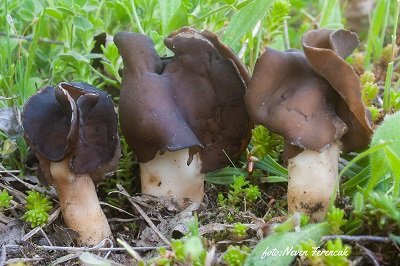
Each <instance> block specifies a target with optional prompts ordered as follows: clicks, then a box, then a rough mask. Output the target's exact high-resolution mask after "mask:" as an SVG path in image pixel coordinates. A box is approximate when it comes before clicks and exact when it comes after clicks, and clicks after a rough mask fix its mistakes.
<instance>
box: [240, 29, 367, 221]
mask: <svg viewBox="0 0 400 266" xmlns="http://www.w3.org/2000/svg"><path fill="white" fill-rule="evenodd" d="M302 45H303V49H304V53H302V52H300V51H297V50H287V51H285V52H281V51H277V50H274V49H272V48H268V47H267V48H266V50H265V52H264V53H263V54H262V55H261V57H260V58H259V59H258V60H257V63H256V66H255V69H254V74H253V77H252V80H251V82H250V84H249V88H248V91H247V93H246V96H245V101H246V105H247V110H248V111H249V114H250V117H251V118H252V119H253V120H254V122H255V123H256V124H262V125H264V126H265V127H267V128H268V129H269V130H271V131H273V132H275V133H277V134H280V135H282V136H283V137H284V139H285V151H284V155H285V157H286V159H288V171H289V180H288V207H289V212H290V213H293V212H296V211H298V212H304V213H306V214H308V215H310V216H311V217H312V218H313V219H314V220H317V221H320V220H322V219H323V218H324V217H325V214H326V212H327V210H328V206H329V202H330V200H331V199H333V197H334V195H335V188H337V185H338V179H337V175H338V159H339V155H340V150H341V148H342V147H343V151H344V152H349V151H353V150H356V149H360V148H363V147H366V146H367V145H368V143H369V141H370V138H371V134H372V128H371V122H370V114H369V112H368V111H367V109H366V107H365V105H364V104H363V102H362V100H361V84H360V81H359V78H358V76H357V74H356V73H355V72H354V70H353V69H352V67H351V66H350V65H349V64H348V63H347V62H346V61H345V58H346V57H347V56H348V55H349V54H351V52H352V51H353V50H354V49H355V48H356V47H357V45H358V38H357V35H356V34H355V33H352V32H350V31H347V30H337V31H332V30H327V29H319V30H313V31H310V32H308V33H306V34H305V35H304V36H303V39H302Z"/></svg>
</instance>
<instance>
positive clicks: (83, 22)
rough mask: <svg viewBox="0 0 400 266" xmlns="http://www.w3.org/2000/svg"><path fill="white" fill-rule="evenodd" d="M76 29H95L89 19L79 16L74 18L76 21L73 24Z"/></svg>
mask: <svg viewBox="0 0 400 266" xmlns="http://www.w3.org/2000/svg"><path fill="white" fill-rule="evenodd" d="M72 23H73V24H74V26H75V27H77V28H79V29H81V30H84V31H86V30H90V29H92V28H93V24H92V22H90V21H89V20H88V19H87V18H85V17H82V16H77V17H74V20H73V22H72Z"/></svg>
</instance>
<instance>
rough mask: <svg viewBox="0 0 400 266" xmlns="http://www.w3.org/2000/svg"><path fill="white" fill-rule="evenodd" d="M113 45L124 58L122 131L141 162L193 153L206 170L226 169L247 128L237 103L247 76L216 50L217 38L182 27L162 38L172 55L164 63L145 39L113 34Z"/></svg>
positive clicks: (246, 137)
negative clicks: (163, 154)
mask: <svg viewBox="0 0 400 266" xmlns="http://www.w3.org/2000/svg"><path fill="white" fill-rule="evenodd" d="M208 34H209V33H208ZM114 41H115V43H116V45H117V47H118V49H119V51H120V53H121V56H122V58H123V60H124V70H123V77H122V87H123V90H122V92H121V98H120V107H119V111H120V123H121V129H122V133H123V134H124V136H125V139H126V140H127V142H128V144H129V145H130V147H131V148H132V149H133V150H134V152H135V153H136V155H137V157H138V161H139V162H147V161H149V160H151V159H153V158H154V156H155V155H156V154H157V153H158V152H162V151H165V150H168V151H176V150H180V149H184V148H191V153H192V154H193V153H195V152H198V151H199V152H200V156H201V160H202V162H203V165H202V172H208V171H211V170H214V169H217V168H220V167H223V166H225V165H226V164H228V163H229V159H228V158H227V156H229V157H230V158H231V159H235V158H237V157H238V156H239V155H240V153H241V152H242V151H243V149H244V148H245V147H246V145H247V143H248V141H249V137H250V135H249V133H250V129H251V122H250V120H249V117H248V114H247V112H246V110H245V106H244V99H243V97H244V93H245V88H246V85H245V83H244V81H243V80H246V77H242V76H241V75H240V74H239V73H241V71H245V68H244V67H243V66H242V65H240V67H238V64H239V63H240V61H238V62H235V60H238V59H233V58H232V57H225V56H224V55H227V54H229V53H228V52H227V51H225V50H224V49H228V48H227V47H226V46H222V44H221V45H219V47H222V48H221V49H222V50H224V51H223V52H222V51H220V50H219V49H218V48H219V47H216V45H214V43H220V42H219V40H218V41H216V40H212V41H211V40H209V39H208V38H207V34H206V35H203V33H200V32H198V31H196V30H193V29H190V28H184V29H182V30H179V31H177V32H174V33H172V34H171V35H170V36H168V38H166V39H165V44H166V46H167V47H168V48H169V49H171V50H172V51H173V52H174V54H175V56H174V57H172V58H171V59H169V60H167V61H164V62H162V61H161V59H160V57H159V56H158V55H157V53H156V51H155V49H154V45H153V44H152V42H151V40H150V39H149V38H148V37H146V36H144V35H140V34H137V33H118V34H117V35H116V36H115V38H114ZM133 47H134V48H133ZM231 53H232V52H231ZM232 54H233V53H232ZM141 55H147V56H144V57H141ZM146 60H147V61H150V62H147V63H146V64H142V63H141V62H143V61H146ZM163 63H164V67H163ZM240 64H241V63H240ZM148 66H152V67H148ZM240 69H242V70H240ZM246 75H248V74H247V72H246ZM247 77H248V76H247ZM247 79H248V78H247ZM225 153H226V154H225Z"/></svg>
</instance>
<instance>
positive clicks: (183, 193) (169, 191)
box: [140, 149, 204, 207]
mask: <svg viewBox="0 0 400 266" xmlns="http://www.w3.org/2000/svg"><path fill="white" fill-rule="evenodd" d="M188 159H189V149H183V150H178V151H174V152H168V151H167V152H165V153H163V154H162V155H160V154H157V155H156V156H155V158H154V159H153V160H151V161H149V162H147V163H141V164H140V176H141V183H142V193H144V194H150V195H153V196H157V197H175V198H176V199H177V200H178V203H179V204H180V205H181V207H183V206H184V205H185V200H184V199H190V200H191V201H193V202H202V201H203V197H204V174H202V173H201V160H200V158H199V155H198V154H197V153H196V154H195V155H193V160H192V162H191V163H190V164H189V165H187V162H188Z"/></svg>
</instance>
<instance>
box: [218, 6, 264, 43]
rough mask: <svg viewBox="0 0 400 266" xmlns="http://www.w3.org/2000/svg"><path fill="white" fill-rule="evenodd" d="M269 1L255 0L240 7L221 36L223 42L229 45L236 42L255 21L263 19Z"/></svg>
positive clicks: (249, 29) (252, 26)
mask: <svg viewBox="0 0 400 266" xmlns="http://www.w3.org/2000/svg"><path fill="white" fill-rule="evenodd" d="M271 2H272V1H271V0H255V1H254V2H251V3H249V4H248V5H246V6H245V7H243V8H242V9H240V10H239V11H238V12H237V13H236V14H235V15H233V17H232V19H231V21H230V23H229V25H228V28H227V29H226V31H225V34H224V36H223V38H222V40H223V42H224V43H226V44H227V45H229V46H233V45H234V44H236V42H238V41H239V40H240V38H242V37H243V36H244V35H245V34H246V33H247V32H249V31H251V29H252V28H254V26H255V25H256V24H257V21H259V20H261V19H263V17H264V16H265V14H266V13H267V11H268V6H269V5H270V4H271Z"/></svg>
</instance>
